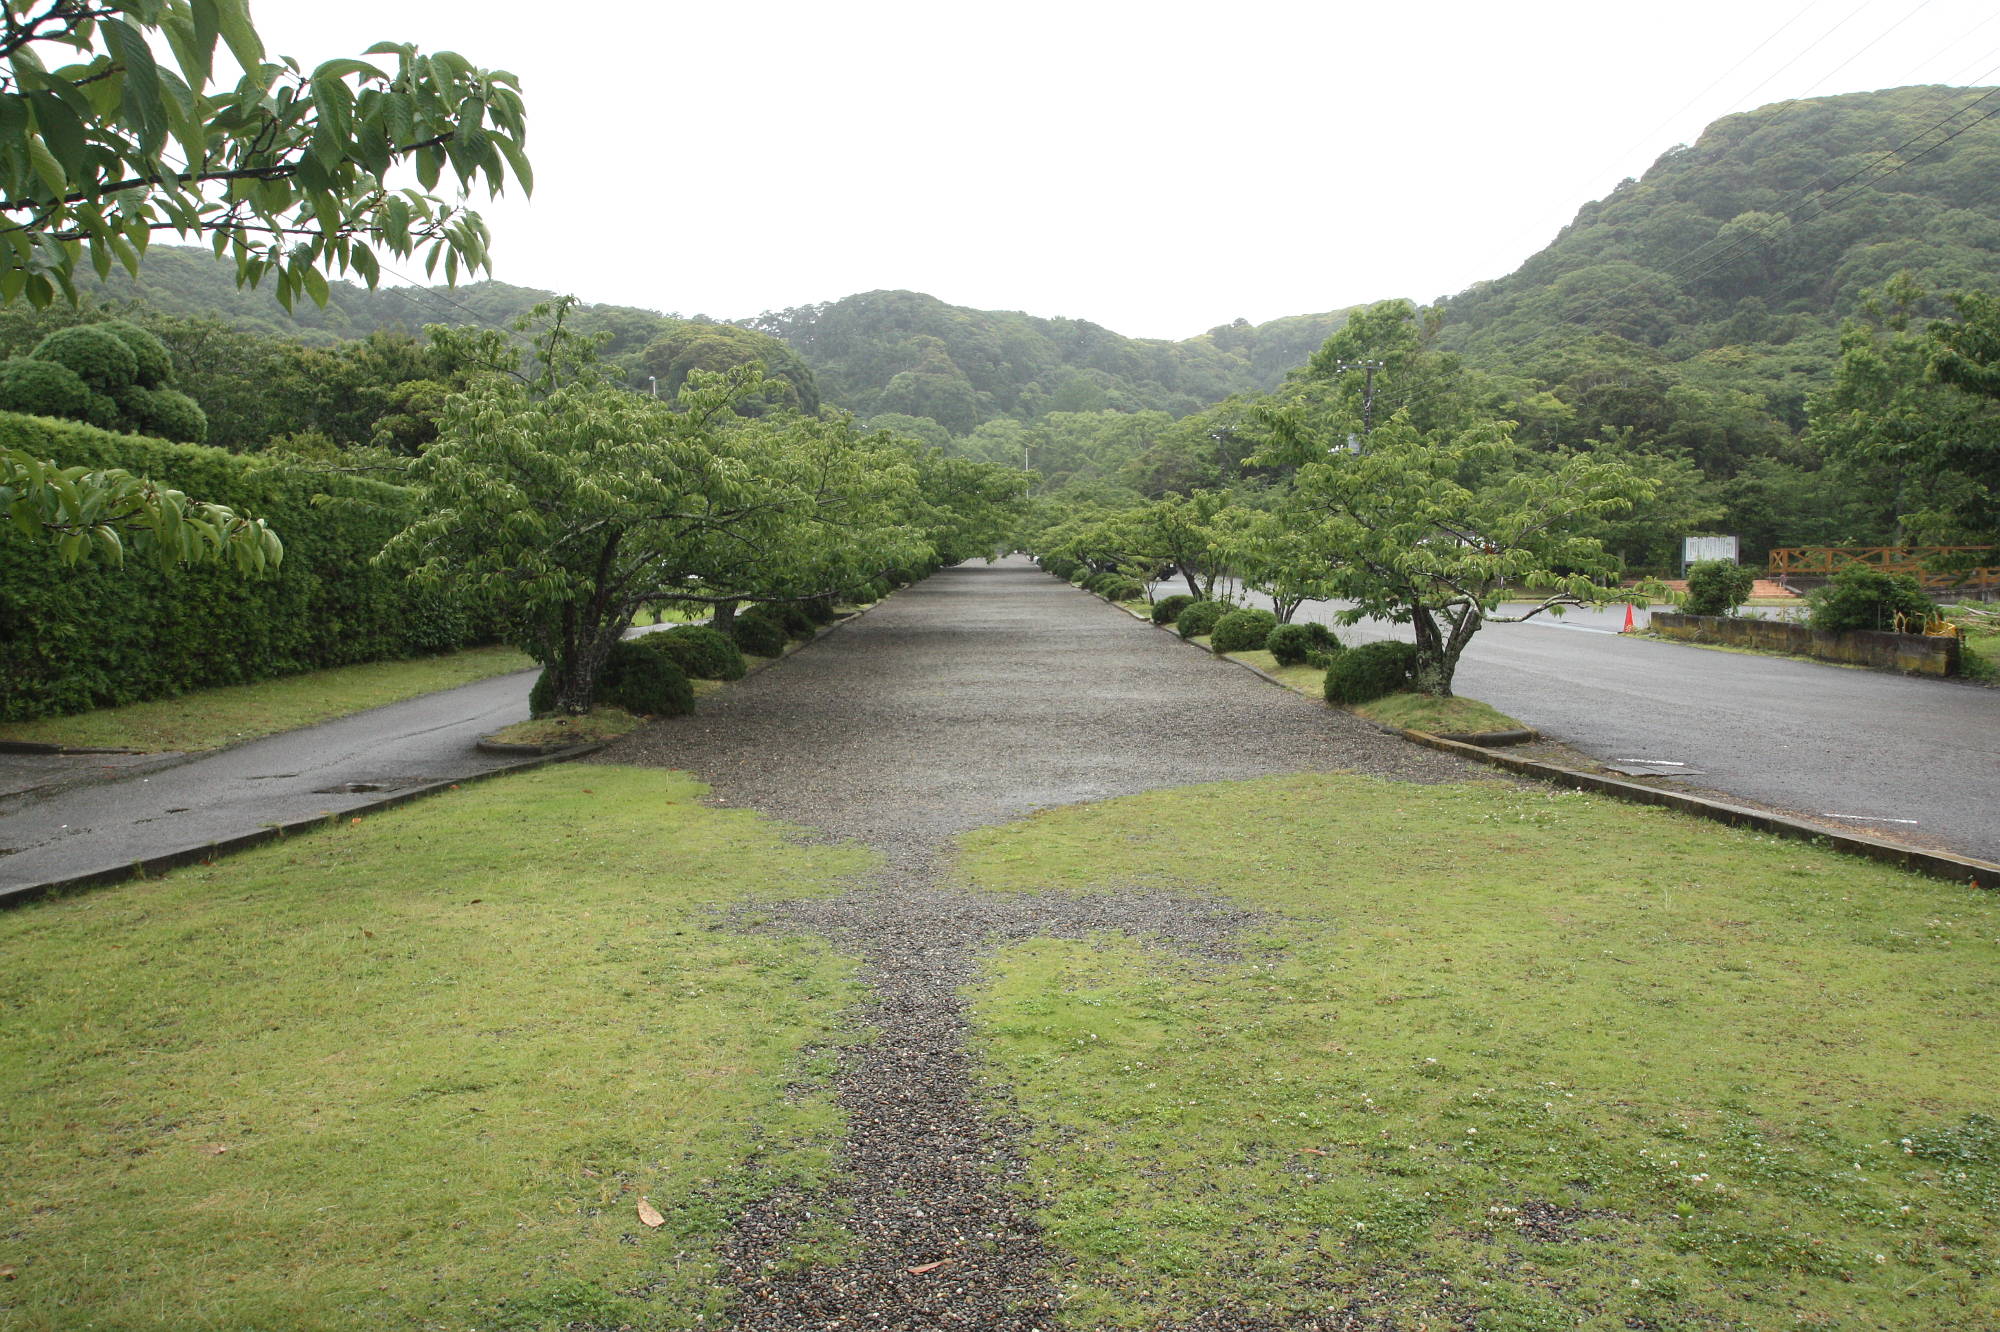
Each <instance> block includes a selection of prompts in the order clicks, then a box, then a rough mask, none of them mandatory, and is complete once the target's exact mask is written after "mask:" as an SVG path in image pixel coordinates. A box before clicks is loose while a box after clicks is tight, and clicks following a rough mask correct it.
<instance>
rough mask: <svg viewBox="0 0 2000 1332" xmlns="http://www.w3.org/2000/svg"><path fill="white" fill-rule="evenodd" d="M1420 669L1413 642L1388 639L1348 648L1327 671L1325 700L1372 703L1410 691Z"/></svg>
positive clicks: (1331, 701) (1335, 659) (1330, 701)
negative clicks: (1411, 677)
mask: <svg viewBox="0 0 2000 1332" xmlns="http://www.w3.org/2000/svg"><path fill="white" fill-rule="evenodd" d="M1416 669H1417V649H1416V646H1415V645H1414V644H1411V643H1399V642H1396V641H1395V640H1393V639H1385V640H1384V641H1382V642H1379V643H1363V644H1362V645H1361V646H1360V647H1357V648H1349V649H1348V650H1347V651H1345V652H1343V653H1341V654H1340V655H1339V656H1337V657H1335V658H1334V659H1333V664H1332V665H1330V666H1328V667H1327V668H1326V685H1325V692H1326V701H1327V702H1329V703H1369V702H1373V701H1374V700H1375V699H1378V698H1383V697H1386V696H1387V695H1389V694H1394V693H1397V692H1398V691H1400V690H1403V689H1407V688H1408V687H1409V684H1410V676H1411V675H1412V674H1413V673H1414V672H1415V671H1416Z"/></svg>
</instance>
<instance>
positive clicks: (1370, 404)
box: [1333, 361, 1382, 453]
mask: <svg viewBox="0 0 2000 1332" xmlns="http://www.w3.org/2000/svg"><path fill="white" fill-rule="evenodd" d="M1333 368H1334V369H1335V370H1336V371H1339V372H1340V373H1342V374H1345V373H1346V372H1347V371H1349V370H1365V371H1367V372H1368V382H1367V383H1366V384H1365V385H1363V387H1362V389H1361V442H1362V444H1364V445H1365V444H1367V442H1368V435H1369V432H1370V431H1372V430H1373V429H1374V428H1375V372H1376V371H1377V370H1380V369H1381V368H1382V362H1380V361H1335V362H1334V363H1333ZM1348 452H1350V453H1359V452H1361V450H1360V449H1359V448H1357V447H1355V446H1354V445H1352V444H1350V445H1349V446H1348Z"/></svg>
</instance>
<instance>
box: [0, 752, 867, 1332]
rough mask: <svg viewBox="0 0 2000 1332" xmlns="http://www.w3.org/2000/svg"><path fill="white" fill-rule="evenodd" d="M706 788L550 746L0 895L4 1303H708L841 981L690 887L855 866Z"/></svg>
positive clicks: (173, 1307) (765, 884)
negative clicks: (725, 1248) (525, 759)
mask: <svg viewBox="0 0 2000 1332" xmlns="http://www.w3.org/2000/svg"><path fill="white" fill-rule="evenodd" d="M702 793H703V788H702V787H701V786H700V785H698V784H697V783H695V782H694V781H692V780H690V779H688V778H687V777H685V776H684V775H681V774H673V773H665V772H659V771H653V770H643V769H626V768H614V767H600V766H591V767H578V766H565V767H561V768H554V769H546V770H542V771H537V772H532V773H524V774H520V775H516V776H512V777H507V778H503V779H499V780H495V781H492V782H487V783H482V784H480V785H478V786H474V787H468V788H466V789H465V790H463V791H459V792H455V793H451V794H448V795H445V796H440V797H436V798H434V799H431V800H428V801H424V802H421V803H419V804H415V805H411V806H407V807H404V808H401V809H397V810H393V811H389V812H385V813H382V814H379V815H373V816H369V817H365V818H358V819H354V820H352V821H345V822H340V823H338V824H337V825H335V826H331V827H329V828H328V829H327V830H326V831H324V832H320V833H315V834H312V835H309V836H305V837H299V838H294V839H290V840H288V841H286V842H284V843H281V844H278V845H274V846H271V847H267V848H263V849H260V850H255V851H250V852H247V853H245V854H243V855H241V856H237V857H234V858H232V859H230V860H228V861H226V862H224V863H222V864H219V865H216V866H213V867H206V868H196V869H189V870H184V871H180V872H177V873H174V874H171V875H169V876H167V877H165V878H162V879H159V880H154V881H148V882H140V883H134V884H130V885H126V886H122V887H116V888H105V889H97V890H94V891H90V892H87V893H83V894H80V895H77V896H74V897H69V898H63V899H57V900H50V901H44V902H41V903H38V904H33V905H29V906H26V907H22V908H19V909H17V910H14V911H10V912H6V913H4V914H0V1014H4V1017H0V1083H4V1085H5V1086H6V1088H7V1095H6V1096H5V1097H4V1098H0V1158H4V1159H5V1160H6V1162H7V1167H6V1175H5V1183H4V1186H0V1232H4V1233H5V1234H7V1236H8V1237H9V1240H10V1243H9V1244H8V1246H7V1249H8V1252H7V1254H6V1255H5V1259H6V1262H7V1264H8V1266H9V1268H10V1269H11V1270H10V1272H9V1277H10V1279H9V1280H8V1281H6V1282H5V1283H4V1284H0V1324H4V1325H6V1326H10V1327H24V1328H26V1327H79V1326H85V1325H92V1326H100V1327H117V1328H122V1329H162V1330H164V1329H184V1328H188V1327H196V1326H199V1327H217V1328H279V1327H288V1328H305V1327H310V1328H319V1329H369V1330H370V1332H373V1330H374V1329H381V1328H466V1327H474V1326H477V1327H488V1328H510V1329H521V1328H558V1327H569V1326H582V1325H589V1326H593V1327H597V1326H603V1327H612V1326H623V1325H628V1324H633V1323H640V1322H643V1323H644V1325H646V1326H649V1327H651V1326H664V1327H689V1326H694V1325H695V1324H696V1322H697V1320H698V1319H699V1318H706V1319H707V1320H708V1325H709V1326H715V1325H718V1323H719V1322H720V1321H721V1319H722V1316H723V1315H722V1305H721V1296H720V1295H719V1294H718V1291H717V1288H716V1279H715V1278H716V1267H717V1259H716V1256H715V1254H716V1248H715V1246H716V1244H717V1242H718V1238H719V1237H720V1236H721V1234H722V1232H723V1227H724V1225H725V1223H726V1221H727V1219H728V1218H729V1217H730V1216H731V1215H732V1214H733V1213H734V1212H735V1211H737V1210H738V1209H739V1208H740V1207H741V1206H743V1205H744V1204H745V1203H746V1202H747V1201H748V1200H750V1199H752V1198H755V1197H759V1196H763V1195H764V1194H766V1193H768V1192H769V1191H770V1190H771V1189H772V1188H774V1187H776V1186H779V1185H781V1184H785V1183H788V1182H789V1183H796V1182H806V1183H810V1182H812V1181H816V1180H818V1179H820V1178H822V1177H824V1176H825V1174H826V1173H827V1172H828V1170H829V1169H830V1156H829V1152H830V1144H832V1143H833V1142H835V1141H837V1140H838V1136H839V1132H840V1120H839V1115H838V1112H837V1110H836V1108H835V1107H834V1106H833V1105H832V1104H831V1102H830V1101H829V1100H828V1098H826V1097H824V1096H821V1095H817V1094H811V1093H800V1092H798V1090H797V1088H796V1086H794V1085H793V1084H794V1083H795V1082H796V1081H797V1080H798V1079H800V1078H801V1077H802V1076H803V1077H806V1078H808V1079H810V1078H811V1076H812V1069H811V1068H810V1066H809V1063H810V1061H811V1060H814V1059H816V1060H820V1061H825V1060H827V1059H829V1058H830V1056H828V1055H824V1054H822V1055H816V1056H814V1055H809V1054H808V1052H809V1051H810V1050H813V1049H824V1048H825V1047H827V1046H829V1045H831V1044H833V1043H835V1042H837V1041H838V1040H840V1039H842V1038H841V1037H840V1036H839V1035H838V1034H837V1033H836V1032H835V1030H834V1028H833V1020H834V1019H835V1017H836V1016H837V1015H838V1014H839V1013H840V1011H841V1010H842V1009H843V1008H845V1007H846V1006H847V1005H848V1003H849V1002H850V1001H851V998H852V990H851V980H850V977H851V963H850V962H849V961H848V960H846V959H844V958H842V957H840V956H838V955H836V954H834V953H832V952H831V951H830V950H829V949H828V948H826V947H825V946H824V945H821V944H818V943H814V942H809V941H804V940H794V939H778V938H771V937H760V936H744V935H740V934H736V933H733V932H730V931H728V930H726V929H718V928H717V920H716V917H715V916H714V914H713V911H712V908H713V907H715V906H717V905H727V904H731V903H741V902H747V901H751V900H752V899H754V898H756V897H757V896H758V895H760V894H767V893H775V894H781V895H783V896H785V897H797V896H800V895H810V894H814V893H828V892H833V891H837V890H838V889H839V888H840V887H841V886H842V884H843V882H844V881H845V879H846V878H847V877H848V876H850V875H852V874H855V873H858V872H861V871H862V870H864V869H865V868H866V867H867V865H868V861H867V858H866V857H865V855H864V854H862V853H860V852H858V851H855V850H852V849H846V848H828V847H808V846H804V845H801V844H799V843H797V842H796V841H794V840H791V839H790V838H788V836H787V835H786V830H785V829H784V828H783V827H781V826H779V825H776V824H773V823H771V822H769V821H767V820H763V819H761V818H759V817H758V816H756V815H753V814H750V813H748V812H740V811H725V810H716V809H711V808H708V807H706V806H704V805H702V804H701V803H700V797H701V795H702ZM802 1061H807V1063H808V1066H807V1067H806V1068H805V1069H804V1070H803V1071H802ZM820 1071H821V1072H823V1071H824V1070H820ZM753 1161H754V1164H752V1162H753ZM641 1198H645V1199H648V1200H650V1203H651V1205H652V1206H653V1207H656V1208H657V1209H658V1210H659V1212H660V1213H661V1214H662V1216H663V1217H664V1222H663V1224H662V1225H660V1226H659V1227H657V1228H653V1227H649V1226H647V1225H645V1224H643V1223H642V1221H641V1220H640V1218H639V1214H638V1204H639V1200H640V1199H641Z"/></svg>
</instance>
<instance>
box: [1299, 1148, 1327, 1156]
mask: <svg viewBox="0 0 2000 1332" xmlns="http://www.w3.org/2000/svg"><path fill="white" fill-rule="evenodd" d="M1299 1151H1301V1152H1302V1153H1304V1154H1305V1155H1307V1156H1325V1155H1326V1153H1325V1152H1323V1151H1321V1150H1320V1149H1319V1148H1317V1147H1301V1148H1299Z"/></svg>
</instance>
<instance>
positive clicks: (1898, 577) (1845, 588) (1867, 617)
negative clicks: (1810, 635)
mask: <svg viewBox="0 0 2000 1332" xmlns="http://www.w3.org/2000/svg"><path fill="white" fill-rule="evenodd" d="M1810 600H1811V602H1812V617H1811V618H1810V619H1809V620H1808V621H1807V623H1809V624H1810V625H1811V626H1812V627H1813V628H1815V629H1823V630H1825V631H1826V632H1828V633H1834V634H1840V633H1848V632H1850V631H1852V630H1857V629H1894V628H1895V627H1896V616H1898V615H1905V616H1908V617H1910V618H1912V619H1915V618H1917V617H1920V616H1927V615H1929V614H1930V613H1931V612H1932V611H1934V610H1936V609H1937V607H1936V605H1934V604H1933V603H1932V601H1931V599H1930V598H1929V597H1927V596H1925V595H1924V589H1923V585H1922V584H1920V583H1918V582H1917V580H1916V579H1915V578H1913V577H1911V576H1910V575H1909V574H1887V573H1883V572H1882V571H1881V570H1880V569H1862V568H1854V569H1842V570H1841V571H1840V572H1839V573H1837V574H1835V575H1834V576H1833V577H1832V578H1831V579H1829V580H1828V581H1827V585H1826V586H1825V587H1823V588H1820V589H1819V590H1818V591H1817V592H1815V593H1813V594H1812V597H1811V598H1810Z"/></svg>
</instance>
